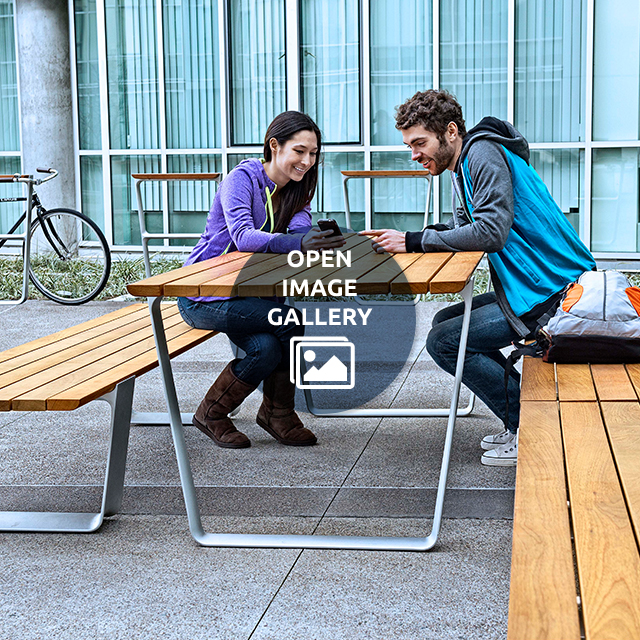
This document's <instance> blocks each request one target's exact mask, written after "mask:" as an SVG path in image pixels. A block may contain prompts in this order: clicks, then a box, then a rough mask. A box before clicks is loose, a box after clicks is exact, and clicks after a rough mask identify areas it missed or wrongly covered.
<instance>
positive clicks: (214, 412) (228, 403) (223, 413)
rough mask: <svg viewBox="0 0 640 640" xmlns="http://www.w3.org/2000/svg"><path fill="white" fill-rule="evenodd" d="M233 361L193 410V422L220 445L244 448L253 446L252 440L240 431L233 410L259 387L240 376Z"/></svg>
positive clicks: (230, 447) (228, 447)
mask: <svg viewBox="0 0 640 640" xmlns="http://www.w3.org/2000/svg"><path fill="white" fill-rule="evenodd" d="M234 362H238V361H237V360H233V361H232V362H230V363H229V364H228V365H227V366H226V367H225V368H224V370H223V371H222V373H221V374H220V375H219V376H218V378H217V380H216V381H215V382H214V383H213V385H212V387H211V389H209V391H207V395H206V396H205V397H204V400H203V401H202V402H201V403H200V406H199V407H198V409H197V411H196V412H195V413H194V414H193V424H194V426H196V427H198V429H200V431H202V433H204V434H205V435H206V436H209V438H211V439H212V440H213V441H214V442H215V443H216V444H217V445H218V446H219V447H225V448H227V449H243V448H244V447H250V446H251V440H249V438H247V436H245V435H244V433H241V432H240V431H238V430H237V429H236V428H235V426H234V425H233V422H231V420H230V418H229V413H231V411H233V410H234V409H236V408H237V407H239V406H240V405H241V404H242V401H243V400H244V399H245V398H246V397H247V396H248V395H249V394H250V393H251V392H252V391H254V390H255V387H254V386H252V385H250V384H247V383H246V382H243V381H242V380H240V378H238V377H236V375H235V374H234V373H233V370H232V368H231V366H232V365H233V364H234Z"/></svg>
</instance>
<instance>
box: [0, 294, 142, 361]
mask: <svg viewBox="0 0 640 640" xmlns="http://www.w3.org/2000/svg"><path fill="white" fill-rule="evenodd" d="M141 311H142V312H146V313H147V314H148V313H149V311H148V307H147V305H146V304H143V303H138V304H132V305H129V306H128V307H123V308H122V309H118V310H116V311H112V312H111V313H107V314H105V315H103V316H100V317H98V318H94V319H93V320H88V321H87V322H83V323H82V324H81V325H76V326H74V327H69V328H68V329H63V330H62V331H57V332H56V333H52V334H51V335H48V336H43V337H42V338H38V339H37V340H32V341H31V342H27V343H25V344H21V345H18V346H16V347H13V348H11V349H7V350H6V351H3V352H2V353H0V363H1V362H6V361H7V360H11V359H12V358H16V357H17V356H21V355H23V354H25V353H26V354H29V353H31V352H33V351H35V350H36V349H42V348H43V347H47V346H48V345H51V344H55V343H57V342H58V341H60V340H64V339H65V338H69V337H73V336H75V335H76V334H77V333H78V331H88V330H89V329H91V328H92V327H99V326H105V327H106V325H107V324H108V323H110V322H113V321H116V320H118V319H120V318H122V317H123V316H127V315H129V314H135V313H140V312H141ZM4 370H5V369H4V367H3V371H4Z"/></svg>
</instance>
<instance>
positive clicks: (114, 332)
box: [0, 305, 179, 387]
mask: <svg viewBox="0 0 640 640" xmlns="http://www.w3.org/2000/svg"><path fill="white" fill-rule="evenodd" d="M178 313H179V311H178V308H177V306H176V305H173V306H172V307H171V308H170V309H167V310H166V311H164V312H163V315H164V317H165V318H169V317H171V316H175V315H176V314H178ZM149 324H150V323H149V309H148V308H146V305H143V308H142V309H140V312H136V313H135V314H133V313H132V314H129V315H128V316H123V318H121V319H120V321H116V322H110V323H109V324H108V325H106V326H105V325H101V326H99V327H93V328H92V329H90V330H89V331H81V332H80V331H79V332H78V333H77V334H76V335H74V336H71V337H69V338H66V339H64V340H61V341H60V342H57V343H53V344H50V345H48V346H47V347H43V348H41V349H37V350H34V351H32V352H31V353H25V354H23V355H22V356H18V357H17V358H12V359H11V360H9V361H8V362H6V363H4V365H3V368H4V366H5V365H6V366H7V367H8V369H9V370H8V371H7V373H3V374H0V387H7V386H9V385H11V384H14V383H16V382H18V381H20V380H24V379H25V378H28V377H30V376H33V375H35V374H37V373H40V372H44V371H46V370H47V369H49V368H51V367H54V366H56V365H57V364H60V363H62V362H66V361H67V360H70V359H71V358H74V357H76V356H81V355H82V354H84V353H87V352H88V351H91V350H92V349H96V348H97V347H100V346H102V345H105V344H107V343H110V342H113V341H114V340H116V339H117V338H122V337H126V336H129V335H132V334H133V333H135V332H136V331H139V330H140V329H144V328H145V327H149Z"/></svg>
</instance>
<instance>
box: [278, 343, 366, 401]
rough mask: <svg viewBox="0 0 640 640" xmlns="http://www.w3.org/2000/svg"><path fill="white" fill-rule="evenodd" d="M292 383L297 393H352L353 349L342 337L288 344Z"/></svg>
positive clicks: (353, 381) (351, 344)
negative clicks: (324, 390) (336, 390)
mask: <svg viewBox="0 0 640 640" xmlns="http://www.w3.org/2000/svg"><path fill="white" fill-rule="evenodd" d="M290 358H291V362H290V365H291V366H290V371H291V382H293V383H294V384H295V385H296V387H298V389H353V387H354V385H355V380H354V376H355V346H354V344H353V342H349V340H347V339H346V338H343V337H331V338H329V337H315V338H314V337H306V338H305V337H298V338H293V339H292V340H291V348H290Z"/></svg>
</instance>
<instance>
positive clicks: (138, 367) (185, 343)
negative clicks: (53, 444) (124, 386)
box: [46, 324, 217, 411]
mask: <svg viewBox="0 0 640 640" xmlns="http://www.w3.org/2000/svg"><path fill="white" fill-rule="evenodd" d="M185 326H186V325H184V324H183V325H176V326H174V327H170V328H169V329H167V331H166V334H167V348H168V350H169V356H170V357H171V358H173V357H175V356H178V355H180V354H181V353H184V352H185V351H187V350H188V349H191V348H192V347H194V346H196V345H198V344H200V343H202V342H204V341H205V340H208V339H209V338H211V337H212V336H215V335H216V333H217V332H215V331H205V330H202V329H188V330H186V331H185V330H184V327H185ZM100 364H102V367H101V368H100V367H97V368H96V369H95V370H94V373H95V375H94V376H93V377H91V378H89V379H88V380H85V381H84V382H81V383H79V384H76V385H74V386H71V387H68V388H66V389H64V390H62V391H59V392H57V393H56V394H55V395H51V396H50V397H48V398H47V399H46V409H47V410H49V411H70V410H72V409H77V408H78V407H80V406H82V405H85V404H87V403H88V402H91V401H92V400H95V399H96V398H99V397H100V396H102V395H104V394H105V393H108V392H109V391H113V389H115V386H116V385H117V384H118V383H119V382H121V381H122V380H126V379H127V378H128V377H130V375H132V374H131V372H132V371H135V375H136V376H141V375H142V374H144V373H146V372H147V371H150V370H151V369H153V368H155V367H156V366H157V365H158V358H157V356H156V349H155V342H154V340H153V338H152V337H149V338H145V341H144V345H141V349H140V350H139V353H138V355H135V356H133V357H132V358H131V359H129V360H127V361H125V362H123V361H122V359H121V358H120V359H119V358H118V356H117V355H116V356H114V357H113V358H111V359H110V360H108V361H107V360H105V361H103V362H102V363H100Z"/></svg>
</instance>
